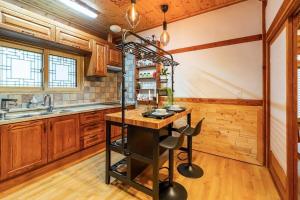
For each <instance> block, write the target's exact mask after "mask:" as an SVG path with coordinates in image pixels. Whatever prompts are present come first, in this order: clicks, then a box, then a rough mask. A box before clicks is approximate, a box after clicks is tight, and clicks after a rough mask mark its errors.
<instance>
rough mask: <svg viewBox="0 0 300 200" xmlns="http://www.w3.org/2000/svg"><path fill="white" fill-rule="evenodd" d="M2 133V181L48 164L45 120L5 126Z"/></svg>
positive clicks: (0, 130)
mask: <svg viewBox="0 0 300 200" xmlns="http://www.w3.org/2000/svg"><path fill="white" fill-rule="evenodd" d="M0 133H1V180H3V179H7V178H10V177H13V176H16V175H18V174H21V173H24V172H26V171H29V170H32V169H35V168H37V167H39V166H41V165H44V164H46V163H47V134H46V122H45V121H44V120H38V121H29V122H22V123H17V124H11V125H5V126H2V127H1V128H0Z"/></svg>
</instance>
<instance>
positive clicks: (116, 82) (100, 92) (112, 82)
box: [0, 55, 135, 108]
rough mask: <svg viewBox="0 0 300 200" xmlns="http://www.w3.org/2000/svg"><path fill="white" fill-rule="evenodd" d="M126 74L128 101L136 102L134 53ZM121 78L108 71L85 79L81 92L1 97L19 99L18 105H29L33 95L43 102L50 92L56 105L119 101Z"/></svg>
mask: <svg viewBox="0 0 300 200" xmlns="http://www.w3.org/2000/svg"><path fill="white" fill-rule="evenodd" d="M125 63H126V65H125V66H126V76H125V80H126V82H125V86H126V88H127V92H126V103H134V102H135V91H134V78H135V76H134V66H135V59H134V56H133V55H127V56H126V62H125ZM121 78H122V74H121V72H119V73H108V75H107V77H101V78H96V77H89V78H85V80H84V88H83V90H82V92H80V93H53V94H52V93H47V92H44V93H25V92H24V93H16V94H14V93H0V99H2V98H10V99H18V107H24V108H25V107H27V105H28V102H30V100H31V99H32V98H33V96H34V97H35V98H36V99H37V100H38V101H39V102H40V103H39V104H41V103H42V101H43V97H44V95H45V94H50V95H51V97H52V99H53V100H54V106H56V105H70V104H80V103H94V102H111V101H119V100H120V97H121V90H120V88H121Z"/></svg>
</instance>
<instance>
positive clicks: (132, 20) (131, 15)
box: [126, 0, 141, 29]
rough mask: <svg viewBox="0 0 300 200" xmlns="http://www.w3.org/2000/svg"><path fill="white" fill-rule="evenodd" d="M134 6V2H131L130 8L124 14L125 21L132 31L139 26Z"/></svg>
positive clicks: (138, 15)
mask: <svg viewBox="0 0 300 200" xmlns="http://www.w3.org/2000/svg"><path fill="white" fill-rule="evenodd" d="M135 6H136V0H131V6H130V7H129V8H128V10H127V12H126V19H127V21H128V23H129V25H130V26H131V28H132V29H134V28H135V27H136V26H137V25H138V24H139V22H140V18H141V17H140V14H139V12H138V11H137V9H136V7H135Z"/></svg>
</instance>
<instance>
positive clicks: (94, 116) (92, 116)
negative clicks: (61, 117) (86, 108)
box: [80, 111, 104, 124]
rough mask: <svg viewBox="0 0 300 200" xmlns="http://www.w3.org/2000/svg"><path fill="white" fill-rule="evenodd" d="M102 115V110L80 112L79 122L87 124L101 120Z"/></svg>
mask: <svg viewBox="0 0 300 200" xmlns="http://www.w3.org/2000/svg"><path fill="white" fill-rule="evenodd" d="M103 120H104V115H103V112H102V111H95V112H88V113H82V114H80V124H89V123H93V122H102V121H103Z"/></svg>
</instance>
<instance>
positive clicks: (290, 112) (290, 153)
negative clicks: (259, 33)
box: [287, 10, 300, 199]
mask: <svg viewBox="0 0 300 200" xmlns="http://www.w3.org/2000/svg"><path fill="white" fill-rule="evenodd" d="M296 13H297V14H296ZM299 18H300V13H299V10H297V11H295V12H294V14H293V15H292V16H290V17H289V18H288V20H287V187H288V189H287V194H288V196H289V197H291V199H297V195H298V170H297V169H298V116H297V115H298V114H297V111H298V108H297V107H298V73H297V70H298V66H297V55H298V53H297V48H298V44H297V30H298V29H299V28H300V26H299V25H300V23H299Z"/></svg>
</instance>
